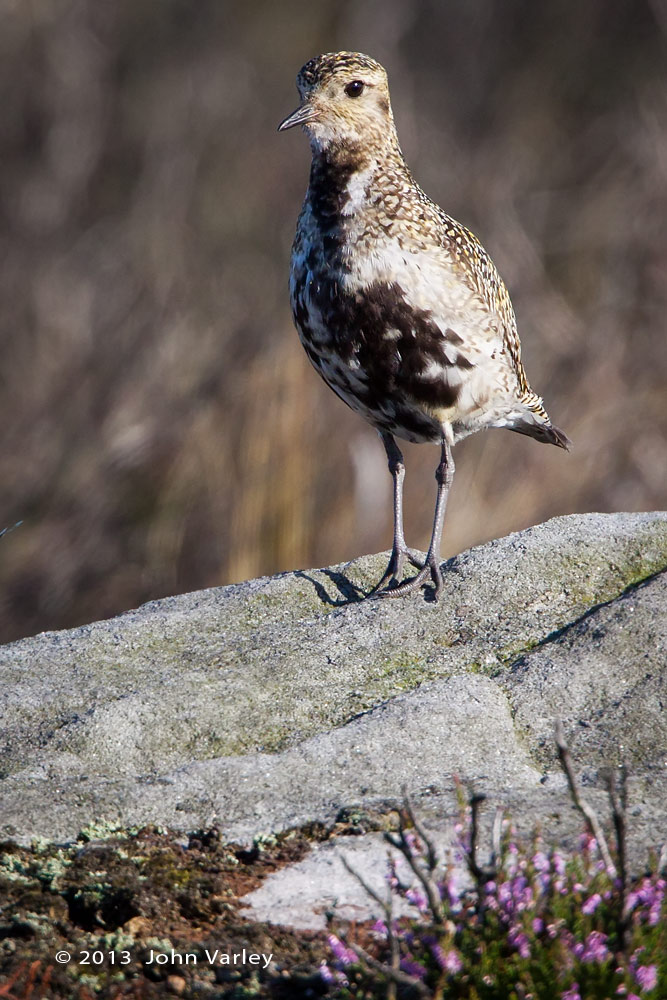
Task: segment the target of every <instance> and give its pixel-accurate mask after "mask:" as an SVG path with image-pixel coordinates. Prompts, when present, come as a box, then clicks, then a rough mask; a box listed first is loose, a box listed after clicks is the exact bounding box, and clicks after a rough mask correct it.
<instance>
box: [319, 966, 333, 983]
mask: <svg viewBox="0 0 667 1000" xmlns="http://www.w3.org/2000/svg"><path fill="white" fill-rule="evenodd" d="M318 971H319V973H320V976H321V977H322V979H323V980H324V982H325V983H334V982H335V981H336V978H335V976H334V974H333V972H332V971H331V969H330V968H329V966H328V965H327V963H326V962H320V966H319V970H318Z"/></svg>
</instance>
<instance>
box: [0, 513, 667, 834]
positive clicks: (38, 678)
mask: <svg viewBox="0 0 667 1000" xmlns="http://www.w3.org/2000/svg"><path fill="white" fill-rule="evenodd" d="M385 558H386V557H385V556H384V555H381V556H373V557H365V558H362V559H359V560H356V561H354V562H353V563H349V564H346V565H345V566H339V567H335V568H333V569H328V570H319V571H309V572H297V573H285V574H281V575H280V576H277V577H273V578H264V579H260V580H253V581H250V582H248V583H244V584H239V585H235V586H232V587H225V588H217V589H214V590H209V591H203V592H200V593H195V594H188V595H183V596H181V597H175V598H169V599H166V600H163V601H156V602H153V603H152V604H148V605H146V606H144V607H142V608H140V609H138V610H137V611H132V612H128V613H127V614H124V615H121V616H120V617H118V618H115V619H113V620H111V621H107V622H97V623H95V624H93V625H89V626H84V627H82V628H79V629H73V630H71V631H69V632H61V633H45V634H43V635H40V636H36V637H34V638H32V639H26V640H22V641H21V642H18V643H14V644H12V645H10V646H6V647H4V648H3V649H1V650H0V724H1V727H2V730H1V731H2V747H1V748H0V761H1V762H2V768H3V770H4V773H5V778H4V780H3V782H2V784H1V786H0V816H1V817H2V825H1V826H0V833H2V835H4V836H7V835H9V836H15V837H17V838H19V839H22V840H26V839H29V838H30V837H31V836H34V835H37V834H39V835H42V836H47V837H51V838H54V839H67V838H72V837H74V836H75V835H76V833H77V831H78V829H79V828H81V827H82V826H84V825H89V824H90V823H91V822H97V823H107V824H109V823H111V824H113V823H116V824H119V825H133V824H144V823H147V822H154V823H161V824H165V825H170V826H172V827H174V828H176V829H182V830H186V829H192V828H195V827H198V826H202V825H207V824H209V823H212V822H214V821H217V822H218V823H219V824H220V826H221V828H222V830H223V833H224V834H225V836H227V837H228V838H229V839H241V840H249V839H251V838H252V836H253V835H254V834H256V833H258V832H268V831H271V830H274V831H275V830H280V829H285V828H287V827H290V826H293V825H299V824H302V823H306V822H310V821H314V820H322V821H331V820H332V819H333V818H334V817H335V815H336V813H337V811H338V810H339V809H340V808H341V806H344V805H350V804H355V803H360V804H362V805H372V806H374V807H383V806H385V805H392V804H395V803H396V802H397V800H400V797H401V788H402V786H403V785H406V786H407V787H408V788H410V789H411V790H412V791H413V793H415V794H416V795H417V796H418V797H421V799H422V806H423V807H424V808H425V809H426V808H427V806H428V804H429V802H432V803H433V805H434V814H436V813H438V814H439V813H441V812H442V811H443V803H444V811H445V812H448V813H449V814H451V812H452V808H453V800H452V796H451V789H452V778H451V776H452V774H453V773H457V774H459V775H460V776H461V777H462V778H464V779H466V780H469V781H474V782H475V786H476V787H477V788H479V789H481V790H483V791H486V792H487V793H488V794H489V795H490V796H493V797H500V798H502V799H503V801H507V802H509V803H510V804H512V805H513V807H514V808H516V809H521V808H523V807H525V815H526V817H529V818H530V819H531V822H532V819H533V818H538V817H539V818H542V819H544V817H545V815H549V811H550V810H551V813H554V814H559V815H560V814H561V813H563V814H567V816H568V817H570V818H571V819H572V821H574V817H573V815H572V814H571V808H570V806H569V805H568V804H567V799H566V795H565V792H564V787H563V783H562V781H561V779H560V776H559V775H558V774H557V773H556V771H555V765H554V763H553V756H552V754H551V752H550V750H549V748H548V742H549V739H550V733H551V730H552V727H553V716H554V715H556V714H560V715H563V716H564V717H565V719H566V720H567V722H568V731H569V732H570V733H575V734H576V740H579V742H576V740H575V750H576V754H575V756H576V758H577V762H578V764H579V766H585V767H587V768H588V769H589V777H590V779H591V780H592V779H594V778H595V769H596V768H597V767H598V766H599V765H600V764H601V763H603V762H605V761H608V760H611V761H613V760H614V759H615V758H614V754H613V753H612V749H613V748H615V747H616V746H617V745H618V744H620V743H624V745H625V746H626V747H627V746H629V745H630V743H629V741H630V740H631V738H632V740H634V742H632V754H631V758H632V763H633V768H634V771H635V778H634V779H633V781H634V785H633V790H634V792H635V793H636V795H637V796H638V797H639V798H638V801H639V800H640V799H642V796H644V799H645V801H644V800H642V801H643V805H640V808H643V809H644V813H643V814H642V817H641V818H640V821H639V827H640V828H641V829H640V832H641V840H642V844H643V845H645V844H648V843H655V842H656V838H657V837H658V835H659V833H660V829H664V816H665V811H666V808H665V806H664V805H660V804H658V805H655V803H654V801H653V798H652V795H651V789H658V788H659V787H662V785H661V782H663V779H664V769H663V771H660V770H659V767H660V766H661V765H660V761H661V760H662V761H663V762H664V760H665V759H667V737H666V733H665V726H664V717H662V716H660V711H659V708H658V701H657V699H659V698H660V697H662V692H663V690H664V689H663V688H661V687H660V678H659V672H658V670H657V668H655V667H654V666H647V664H649V662H650V664H657V663H658V662H659V656H660V653H659V649H660V647H659V646H658V645H657V644H658V643H659V642H663V643H664V616H662V622H661V615H660V603H659V602H660V596H659V588H662V587H663V586H664V578H661V577H660V576H657V577H656V576H655V574H659V573H660V572H661V571H662V570H664V569H665V567H666V566H667V515H665V514H659V513H655V514H622V515H603V514H592V515H573V516H570V517H565V518H557V519H555V520H553V521H550V522H548V523H547V524H543V525H538V526H536V527H534V528H530V529H528V530H526V531H523V532H520V533H517V534H514V535H510V536H508V537H507V538H503V539H498V540H497V541H494V542H490V543H489V544H487V545H484V546H480V547H478V548H475V549H472V550H470V551H469V552H465V553H463V554H462V555H460V556H458V557H456V558H455V559H453V560H450V561H449V563H448V564H447V567H446V568H447V576H446V582H447V590H446V593H445V596H444V598H443V599H442V600H441V602H440V604H439V605H433V604H432V603H429V602H428V601H426V600H424V599H423V597H421V596H419V595H416V596H415V597H411V598H408V599H401V600H395V601H391V600H390V601H372V602H365V603H358V602H357V601H355V600H354V597H355V596H357V595H358V593H359V591H360V590H362V591H367V590H368V589H370V587H371V586H372V584H373V583H374V582H375V580H376V579H377V577H378V576H379V575H380V573H381V571H382V569H383V568H384V562H385ZM650 577H655V579H651V581H650V582H648V583H646V584H645V585H644V586H642V587H639V588H636V589H633V590H631V591H630V592H629V593H625V592H626V591H627V590H628V588H632V587H633V586H634V585H636V584H638V583H640V582H641V581H644V580H647V579H648V578H650ZM621 595H625V596H621ZM606 602H611V603H607V606H606V607H600V608H597V610H593V611H592V609H594V608H596V606H598V605H600V604H604V603H606ZM630 608H632V609H634V610H632V611H630ZM586 616H587V617H586ZM595 622H598V625H595ZM661 629H662V631H661ZM600 630H603V632H604V635H605V636H606V639H604V641H603V640H602V639H601V638H600V635H601V634H602V633H601V631H600ZM661 637H662V638H661ZM654 647H655V655H654V653H653V652H652V650H653V649H654ZM663 648H664V647H663ZM596 656H597V657H598V659H596V658H595V657H596ZM600 656H602V657H603V658H604V662H605V663H606V664H607V666H604V667H601V666H600V664H601V662H602V661H601V660H600V659H599V657H600ZM647 656H648V657H649V659H648V660H647ZM545 657H546V659H545ZM650 657H653V659H652V660H651V659H650ZM533 663H534V664H535V666H534V667H533ZM603 676H604V677H605V678H606V679H605V681H604V683H602V681H601V678H602V677H603ZM621 683H623V684H624V685H625V686H624V687H622V688H621V686H620V685H621ZM621 690H622V691H623V692H624V698H622V699H620V701H618V704H617V705H614V704H613V702H614V698H615V697H616V695H615V694H614V692H615V691H616V692H620V691H621ZM646 698H650V699H653V701H652V702H649V707H648V708H647V704H646V701H645V699H646ZM617 700H618V699H617ZM663 703H664V702H663ZM596 713H597V714H596ZM580 721H584V722H587V723H589V725H588V726H587V727H584V726H580V725H579V723H580ZM630 729H631V730H632V732H630ZM584 730H585V733H584ZM637 734H642V735H641V739H640V740H639V741H637V739H636V736H637ZM649 735H650V738H649ZM579 751H581V754H579ZM442 795H445V798H444V799H441V796H442ZM665 801H666V799H665V797H664V795H663V799H662V802H663V803H664V802H665ZM554 803H555V805H554ZM555 822H556V821H555ZM661 824H662V827H661ZM556 825H557V823H556ZM565 827H567V829H568V830H569V829H570V828H571V827H572V823H570V826H568V824H567V823H566V824H565ZM565 827H563V830H561V833H562V834H563V835H564V836H565V835H567V830H566V829H565Z"/></svg>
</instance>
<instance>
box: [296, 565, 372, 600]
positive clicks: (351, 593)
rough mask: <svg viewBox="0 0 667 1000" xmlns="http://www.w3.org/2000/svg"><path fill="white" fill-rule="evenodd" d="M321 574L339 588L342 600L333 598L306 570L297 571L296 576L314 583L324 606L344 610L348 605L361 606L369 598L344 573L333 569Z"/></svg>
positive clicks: (325, 570)
mask: <svg viewBox="0 0 667 1000" xmlns="http://www.w3.org/2000/svg"><path fill="white" fill-rule="evenodd" d="M321 572H322V573H323V574H324V576H328V577H329V579H330V580H331V582H332V583H333V584H335V586H336V587H337V588H338V592H339V594H340V599H336V598H335V597H332V596H331V594H330V593H329V592H328V590H327V588H326V587H325V586H324V584H322V583H321V582H320V581H319V580H316V579H315V577H313V576H310V575H309V574H308V573H306V572H305V570H302V569H300V570H297V571H296V572H295V574H294V575H295V576H299V577H301V579H302V580H308V582H309V583H312V585H313V587H314V588H315V590H316V592H317V596H318V597H319V599H320V600H321V601H322V603H323V604H330V605H331V606H332V607H334V608H344V607H346V606H347V605H348V604H359V603H360V602H361V601H363V600H365V599H366V598H367V597H368V594H365V593H364V591H363V590H362V589H361V587H358V586H357V585H356V583H353V582H352V580H350V578H349V577H348V576H345V574H344V573H337V572H336V571H335V570H332V569H323V570H321Z"/></svg>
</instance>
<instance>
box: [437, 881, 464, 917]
mask: <svg viewBox="0 0 667 1000" xmlns="http://www.w3.org/2000/svg"><path fill="white" fill-rule="evenodd" d="M440 891H441V893H442V895H443V896H444V894H445V893H446V894H447V897H448V899H449V906H450V908H451V910H452V912H454V913H458V912H459V910H460V909H461V894H460V892H459V887H458V885H457V883H456V875H455V874H454V872H452V873H451V874H450V875H449V876H448V877H447V878H445V879H444V881H443V883H442V886H441V890H440Z"/></svg>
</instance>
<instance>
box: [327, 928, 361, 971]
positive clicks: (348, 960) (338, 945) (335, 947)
mask: <svg viewBox="0 0 667 1000" xmlns="http://www.w3.org/2000/svg"><path fill="white" fill-rule="evenodd" d="M327 941H328V942H329V947H330V948H331V950H332V952H333V953H334V957H335V958H336V959H337V960H338V961H339V962H341V963H342V964H343V965H352V963H353V962H358V961H359V959H358V958H357V956H356V955H355V953H354V952H353V951H352V949H351V948H347V947H346V946H345V945H344V944H343V942H342V941H341V940H340V938H337V937H336V935H335V934H329V935H328V936H327Z"/></svg>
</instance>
